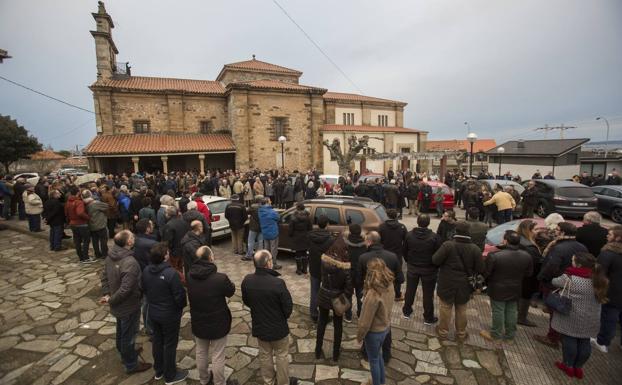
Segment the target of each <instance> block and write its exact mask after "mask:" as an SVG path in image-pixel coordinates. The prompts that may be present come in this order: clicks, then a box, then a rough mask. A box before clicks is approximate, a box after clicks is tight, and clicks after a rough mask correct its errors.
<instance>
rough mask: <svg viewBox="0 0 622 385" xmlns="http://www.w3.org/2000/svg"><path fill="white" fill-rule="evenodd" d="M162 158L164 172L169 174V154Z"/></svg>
mask: <svg viewBox="0 0 622 385" xmlns="http://www.w3.org/2000/svg"><path fill="white" fill-rule="evenodd" d="M160 159H161V160H162V172H163V173H165V174H168V156H161V157H160Z"/></svg>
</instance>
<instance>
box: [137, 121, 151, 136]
mask: <svg viewBox="0 0 622 385" xmlns="http://www.w3.org/2000/svg"><path fill="white" fill-rule="evenodd" d="M149 131H151V122H149V121H148V120H135V121H134V133H135V134H147V133H149Z"/></svg>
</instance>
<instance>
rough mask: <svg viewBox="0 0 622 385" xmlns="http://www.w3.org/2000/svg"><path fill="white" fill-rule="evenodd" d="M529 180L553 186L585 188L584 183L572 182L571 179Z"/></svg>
mask: <svg viewBox="0 0 622 385" xmlns="http://www.w3.org/2000/svg"><path fill="white" fill-rule="evenodd" d="M531 180H533V181H535V182H538V183H544V184H546V185H549V186H553V187H586V188H587V186H586V185H583V184H581V183H577V182H573V181H569V180H562V179H531Z"/></svg>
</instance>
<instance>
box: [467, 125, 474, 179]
mask: <svg viewBox="0 0 622 385" xmlns="http://www.w3.org/2000/svg"><path fill="white" fill-rule="evenodd" d="M465 123H466V122H465ZM467 140H468V141H469V143H471V151H470V153H469V178H470V177H471V176H472V175H473V144H474V143H475V141H477V134H475V133H474V132H470V133H469V135H467Z"/></svg>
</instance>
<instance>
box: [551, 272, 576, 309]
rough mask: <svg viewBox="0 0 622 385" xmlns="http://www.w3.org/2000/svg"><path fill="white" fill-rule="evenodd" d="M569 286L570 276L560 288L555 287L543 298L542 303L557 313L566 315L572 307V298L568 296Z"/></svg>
mask: <svg viewBox="0 0 622 385" xmlns="http://www.w3.org/2000/svg"><path fill="white" fill-rule="evenodd" d="M570 286H572V278H571V277H568V279H567V280H566V282H565V283H564V287H563V288H561V289H559V288H558V289H555V290H554V291H552V292H551V293H550V294H549V295H548V296H547V297H546V298H545V299H544V304H545V305H546V306H548V307H549V308H550V309H552V310H554V311H556V312H557V313H559V314H563V315H568V314H570V310H571V309H572V299H571V298H570Z"/></svg>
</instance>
